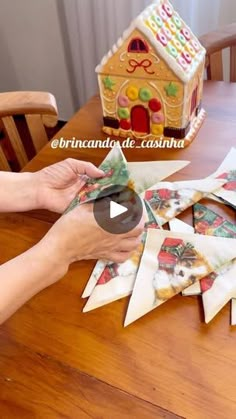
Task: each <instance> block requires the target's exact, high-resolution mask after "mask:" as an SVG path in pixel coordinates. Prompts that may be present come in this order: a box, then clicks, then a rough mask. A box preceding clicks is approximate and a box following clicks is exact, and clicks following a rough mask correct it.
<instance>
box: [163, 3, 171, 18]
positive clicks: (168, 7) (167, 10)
mask: <svg viewBox="0 0 236 419" xmlns="http://www.w3.org/2000/svg"><path fill="white" fill-rule="evenodd" d="M162 7H163V9H164V11H165V12H166V14H167V16H169V17H171V16H172V14H173V9H172V7H171V5H170V4H163V5H162Z"/></svg>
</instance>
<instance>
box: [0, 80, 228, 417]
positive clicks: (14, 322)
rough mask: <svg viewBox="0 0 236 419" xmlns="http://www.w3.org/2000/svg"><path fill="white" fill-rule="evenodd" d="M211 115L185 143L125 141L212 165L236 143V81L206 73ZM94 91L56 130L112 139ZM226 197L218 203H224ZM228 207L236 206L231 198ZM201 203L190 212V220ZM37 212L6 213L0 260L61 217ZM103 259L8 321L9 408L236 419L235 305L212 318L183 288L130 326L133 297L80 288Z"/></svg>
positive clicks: (38, 160)
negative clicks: (85, 296) (180, 146)
mask: <svg viewBox="0 0 236 419" xmlns="http://www.w3.org/2000/svg"><path fill="white" fill-rule="evenodd" d="M204 107H205V109H206V110H207V114H208V116H207V119H206V121H205V122H204V125H203V127H202V129H201V130H200V132H199V134H198V136H197V138H196V139H195V140H194V142H193V143H192V144H191V145H190V147H188V148H187V149H184V150H174V149H172V150H163V149H160V150H151V149H143V150H141V149H138V150H137V149H136V150H125V155H126V157H127V159H128V160H130V161H142V160H145V161H146V160H162V159H163V160H169V159H187V160H190V161H191V164H190V165H189V166H187V167H186V168H184V169H183V170H182V171H181V172H180V173H176V174H175V175H173V176H172V177H171V179H172V180H178V179H194V178H201V177H204V176H207V175H209V174H210V173H211V172H213V171H214V170H215V169H216V168H217V167H218V165H219V164H220V162H221V161H222V160H223V158H224V157H225V156H226V154H227V153H228V151H229V150H230V148H231V147H232V146H235V145H236V140H235V139H236V85H234V84H224V83H216V82H207V83H206V84H205V88H204ZM100 127H101V106H100V102H99V99H98V98H97V97H95V98H92V99H91V100H90V101H89V102H88V104H87V105H86V106H84V107H83V108H82V109H81V110H80V111H79V112H78V113H77V114H75V116H74V117H73V118H72V119H71V120H70V121H69V122H68V124H66V126H65V127H64V128H63V129H62V130H61V131H60V132H59V134H58V135H57V138H59V137H64V138H66V139H69V138H72V137H77V138H78V139H88V138H89V139H92V138H95V139H98V138H105V136H104V135H103V134H102V133H101V129H100ZM107 151H108V150H105V149H96V150H94V149H90V150H88V149H83V150H81V149H77V150H76V149H54V150H52V149H51V148H50V145H47V146H46V147H45V148H44V149H43V150H42V151H41V152H40V153H39V154H38V155H37V156H36V157H35V158H34V159H33V160H32V161H31V162H30V163H29V164H28V165H27V167H26V169H25V170H31V171H35V170H38V169H40V168H42V167H44V166H47V165H49V164H52V163H54V162H56V161H59V160H61V159H64V158H66V157H68V156H71V157H75V158H79V159H84V160H88V161H92V162H94V163H95V164H99V163H100V162H101V160H102V158H103V157H104V156H105V155H106V153H107ZM214 205H218V204H214ZM220 211H221V212H222V213H224V214H225V216H226V218H228V219H229V220H231V221H234V222H235V213H234V212H233V211H232V210H230V209H229V208H226V207H222V206H221V209H220ZM190 214H191V211H186V212H185V213H184V214H183V216H182V218H183V219H188V221H191V219H190ZM56 218H57V216H56V215H55V214H50V213H47V212H46V211H34V212H32V213H25V214H9V215H4V214H2V215H1V216H0V263H4V262H6V261H7V260H9V259H10V258H13V257H14V256H16V255H18V254H19V253H21V252H23V251H25V250H27V249H28V248H29V247H31V246H32V245H33V244H35V243H36V242H37V241H38V240H39V239H40V238H41V237H42V236H43V235H44V234H45V233H46V232H47V231H48V229H49V228H50V226H51V224H52V222H54V221H55V220H56ZM93 265H94V261H89V262H88V261H86V262H78V263H75V264H73V265H72V266H71V268H70V270H69V273H68V274H67V275H66V276H65V277H64V278H63V279H62V280H61V281H59V282H58V283H57V284H55V285H53V286H51V287H49V288H47V289H46V290H44V291H42V292H41V293H40V294H38V295H37V296H36V297H34V298H33V299H32V300H31V301H30V302H28V303H27V304H26V305H25V306H24V307H22V308H21V309H20V310H19V311H18V312H17V313H16V314H15V315H14V316H12V318H11V319H9V320H8V321H7V322H6V323H5V324H4V325H3V326H2V327H1V328H0V418H1V419H2V418H3V419H5V418H7V419H8V418H16V419H18V418H30V419H31V418H42V419H45V418H73V419H77V418H78V419H81V418H82V419H83V418H88V417H90V418H91V417H92V418H106V419H107V418H108V419H110V418H119V419H120V418H122V419H123V418H142V419H143V418H162V417H164V418H178V417H186V418H200V419H201V418H204V419H205V418H207V419H208V418H214V419H216V418H217V419H218V418H224V419H225V418H234V417H236V355H235V353H236V351H235V347H236V327H235V328H233V327H230V326H229V306H227V307H225V308H224V309H223V310H222V311H221V313H220V314H219V315H217V317H216V318H215V319H214V320H213V321H212V322H211V323H210V324H209V325H206V324H204V322H203V315H202V306H201V300H200V298H197V297H188V298H187V297H185V298H184V297H181V296H177V297H175V298H172V299H171V300H170V301H169V302H167V303H165V304H163V305H162V306H161V307H159V308H158V309H156V310H153V311H152V312H151V313H149V314H148V315H146V316H144V317H143V318H141V319H139V320H138V321H137V322H135V323H133V324H132V325H130V326H129V327H127V328H123V326H122V324H123V320H124V316H125V312H126V308H127V304H128V298H125V299H122V300H119V301H116V302H114V303H112V304H109V305H106V306H104V307H101V308H99V309H97V310H94V311H91V312H89V313H86V314H85V313H84V314H83V313H82V307H83V305H84V301H83V300H82V299H81V298H80V295H81V293H82V291H83V288H84V286H85V284H86V282H87V280H88V277H89V274H90V272H91V269H92V267H93Z"/></svg>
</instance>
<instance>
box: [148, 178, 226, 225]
mask: <svg viewBox="0 0 236 419" xmlns="http://www.w3.org/2000/svg"><path fill="white" fill-rule="evenodd" d="M221 182H222V183H221ZM223 182H224V181H223V180H220V179H211V178H210V179H209V178H208V179H201V180H191V181H182V182H160V183H158V184H156V185H154V186H153V187H152V188H149V189H148V190H147V191H145V192H144V194H143V196H144V198H145V199H146V201H147V202H148V203H149V205H150V206H151V208H152V210H153V212H154V214H155V217H156V220H157V222H158V224H159V225H163V224H165V223H166V222H167V221H170V220H171V219H172V218H174V217H175V216H176V215H178V214H180V213H181V212H182V211H184V210H185V209H186V208H188V207H190V206H192V205H193V204H194V203H196V202H198V201H200V199H202V198H203V197H204V196H207V195H208V194H209V193H211V192H213V191H214V190H217V189H219V187H220V186H221V185H222V184H223Z"/></svg>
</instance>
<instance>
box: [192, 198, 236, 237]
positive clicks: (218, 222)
mask: <svg viewBox="0 0 236 419" xmlns="http://www.w3.org/2000/svg"><path fill="white" fill-rule="evenodd" d="M193 222H194V228H195V231H196V233H198V234H206V235H209V236H219V237H229V238H236V224H233V223H231V222H229V221H227V220H226V219H225V218H224V217H222V216H221V215H219V214H217V213H216V212H214V211H212V210H211V209H209V208H207V207H206V206H204V205H202V204H199V203H197V204H195V205H194V207H193Z"/></svg>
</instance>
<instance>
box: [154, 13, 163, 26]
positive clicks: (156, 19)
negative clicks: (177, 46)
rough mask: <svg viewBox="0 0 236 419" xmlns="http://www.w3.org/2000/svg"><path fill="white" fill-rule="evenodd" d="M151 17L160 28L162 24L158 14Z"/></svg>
mask: <svg viewBox="0 0 236 419" xmlns="http://www.w3.org/2000/svg"><path fill="white" fill-rule="evenodd" d="M153 19H154V20H155V22H156V24H157V26H158V28H162V26H163V20H162V19H161V18H160V16H158V15H156V16H153Z"/></svg>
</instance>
